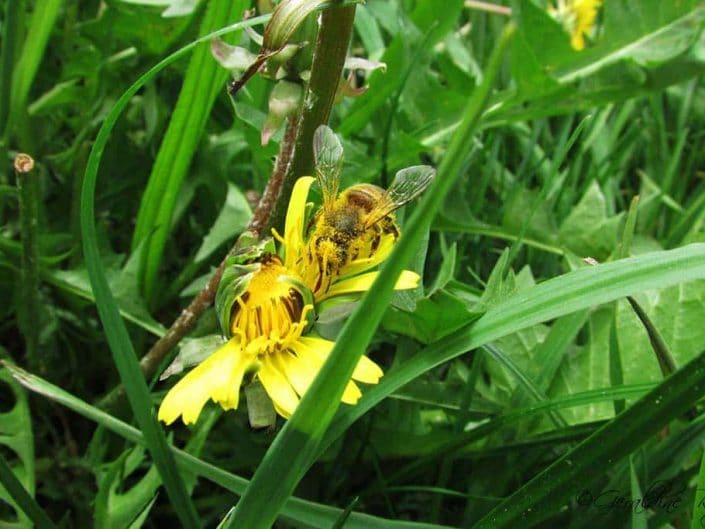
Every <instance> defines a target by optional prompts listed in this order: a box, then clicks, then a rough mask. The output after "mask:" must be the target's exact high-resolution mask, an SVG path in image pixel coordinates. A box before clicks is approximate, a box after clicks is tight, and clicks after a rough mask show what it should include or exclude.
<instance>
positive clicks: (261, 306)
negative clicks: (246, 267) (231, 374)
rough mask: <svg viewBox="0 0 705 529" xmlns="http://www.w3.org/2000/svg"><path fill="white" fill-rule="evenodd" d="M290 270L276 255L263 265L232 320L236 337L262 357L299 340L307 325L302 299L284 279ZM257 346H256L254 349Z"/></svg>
mask: <svg viewBox="0 0 705 529" xmlns="http://www.w3.org/2000/svg"><path fill="white" fill-rule="evenodd" d="M287 276H291V271H290V270H288V269H287V268H285V267H284V266H283V265H282V262H281V260H280V259H279V258H278V257H276V256H270V257H268V258H267V260H266V261H263V262H262V266H261V268H260V269H259V270H258V271H257V272H256V273H255V274H254V275H253V277H252V279H251V280H250V283H249V285H248V286H247V291H246V292H245V293H244V294H243V295H242V296H240V297H239V298H238V299H237V305H236V306H235V307H234V309H235V310H234V311H233V316H232V320H231V331H232V334H233V335H236V336H239V337H240V341H241V343H242V344H243V345H245V346H248V345H250V344H252V345H253V347H252V348H251V349H252V350H258V352H259V353H260V354H263V353H274V352H277V351H280V350H282V349H284V348H287V347H288V346H289V345H290V344H291V343H292V342H293V341H295V340H297V339H298V338H299V337H300V336H301V334H302V332H303V331H304V330H305V328H306V326H307V321H306V313H307V312H308V311H309V310H310V307H309V306H304V302H303V297H302V295H301V293H299V292H298V291H297V290H296V289H295V288H293V287H292V286H291V284H290V283H288V282H287V281H285V280H283V279H285V278H286V277H287ZM255 345H256V347H255Z"/></svg>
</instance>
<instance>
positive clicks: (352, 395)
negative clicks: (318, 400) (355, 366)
mask: <svg viewBox="0 0 705 529" xmlns="http://www.w3.org/2000/svg"><path fill="white" fill-rule="evenodd" d="M360 397H362V392H361V391H360V388H358V387H357V384H355V382H353V381H352V380H351V381H350V382H348V385H347V386H345V391H343V396H342V397H340V400H342V401H343V402H344V403H345V404H357V401H358V400H360Z"/></svg>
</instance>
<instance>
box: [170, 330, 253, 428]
mask: <svg viewBox="0 0 705 529" xmlns="http://www.w3.org/2000/svg"><path fill="white" fill-rule="evenodd" d="M246 367H247V362H246V361H245V359H244V357H243V355H242V351H241V348H240V344H239V342H238V340H236V339H231V340H229V341H228V342H227V343H225V344H224V345H223V346H222V347H220V348H219V349H218V350H216V351H215V352H214V353H213V354H212V355H210V356H209V357H208V358H206V359H205V360H204V361H203V362H201V364H199V365H198V366H197V367H196V368H194V369H192V370H191V371H190V372H189V373H188V374H187V375H186V376H185V377H184V378H182V379H181V380H179V382H178V383H177V384H176V385H175V386H174V387H173V388H171V390H169V392H168V393H167V394H166V396H165V397H164V400H163V401H162V403H161V405H160V406H159V414H158V417H159V420H160V421H164V422H165V423H166V424H171V423H172V422H174V421H175V420H176V419H178V418H179V416H180V415H182V416H183V421H184V423H185V424H192V423H195V422H196V420H197V419H198V416H199V415H200V414H201V410H202V409H203V406H205V404H206V402H208V399H209V398H212V399H213V400H214V401H216V402H218V403H219V404H220V405H221V406H222V407H223V408H224V409H226V410H227V409H234V408H237V405H238V400H239V396H240V384H241V382H242V376H243V373H244V371H245V368H246Z"/></svg>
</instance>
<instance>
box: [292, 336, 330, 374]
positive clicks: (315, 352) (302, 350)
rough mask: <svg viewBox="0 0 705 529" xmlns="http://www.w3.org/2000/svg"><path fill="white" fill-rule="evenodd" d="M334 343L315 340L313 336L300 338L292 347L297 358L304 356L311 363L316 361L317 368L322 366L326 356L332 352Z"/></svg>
mask: <svg viewBox="0 0 705 529" xmlns="http://www.w3.org/2000/svg"><path fill="white" fill-rule="evenodd" d="M334 345H335V342H331V341H330V340H324V339H323V338H316V337H315V336H302V337H301V338H299V339H298V340H296V342H295V343H294V344H292V347H293V349H294V351H296V354H297V355H299V356H304V355H305V356H306V357H307V358H309V359H310V360H311V361H317V362H318V365H319V367H320V366H321V365H323V362H325V361H326V358H328V355H329V354H330V352H331V351H332V350H333V346H334Z"/></svg>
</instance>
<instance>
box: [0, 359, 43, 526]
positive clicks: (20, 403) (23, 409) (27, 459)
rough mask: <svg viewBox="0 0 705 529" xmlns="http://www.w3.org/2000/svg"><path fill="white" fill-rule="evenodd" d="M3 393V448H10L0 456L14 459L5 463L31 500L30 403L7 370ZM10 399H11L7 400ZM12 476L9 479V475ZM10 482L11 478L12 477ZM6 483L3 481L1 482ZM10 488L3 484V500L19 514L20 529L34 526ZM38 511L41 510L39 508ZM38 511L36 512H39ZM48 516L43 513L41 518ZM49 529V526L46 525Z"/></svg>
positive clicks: (0, 380) (0, 383) (0, 382)
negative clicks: (8, 456)
mask: <svg viewBox="0 0 705 529" xmlns="http://www.w3.org/2000/svg"><path fill="white" fill-rule="evenodd" d="M0 394H2V396H3V397H4V398H3V402H2V408H0V445H2V446H3V447H5V448H7V450H6V451H3V452H2V453H0V455H2V454H3V453H6V454H8V453H11V454H13V455H14V458H13V459H11V460H10V461H6V463H7V466H8V469H7V470H11V471H12V473H13V474H14V476H15V477H16V480H17V483H18V484H19V485H20V486H21V487H22V489H23V490H24V491H26V494H27V495H28V496H29V498H30V499H32V498H33V497H34V490H35V477H34V435H33V433H32V417H31V415H30V412H29V404H28V402H27V393H26V392H25V390H24V389H23V388H22V386H20V385H19V384H18V383H17V382H16V381H15V379H14V378H12V374H11V373H10V372H9V371H8V370H7V369H3V368H0ZM7 398H9V399H10V400H6V399H7ZM8 477H9V476H8ZM10 479H11V478H10ZM2 481H3V482H4V480H2ZM8 490H9V488H8V487H7V483H6V484H5V489H3V487H2V484H1V483H0V500H4V501H7V502H9V503H10V505H12V506H13V507H14V509H15V511H16V513H17V526H16V527H18V528H23V529H24V528H29V527H31V521H30V518H29V516H28V514H29V513H28V514H25V512H24V511H23V510H21V509H20V507H21V504H20V502H19V501H18V498H15V500H14V501H13V498H12V495H11V494H10V493H8ZM36 509H39V511H41V508H40V507H39V506H36ZM36 509H35V511H36ZM41 515H43V517H44V518H46V514H44V513H43V512H42V513H41V514H39V515H38V516H41ZM32 520H33V521H34V523H37V524H38V525H39V523H40V522H38V521H37V519H36V518H34V517H32ZM4 524H8V526H9V527H12V525H9V524H10V521H9V520H2V519H0V526H3V525H4ZM45 527H46V524H45Z"/></svg>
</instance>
